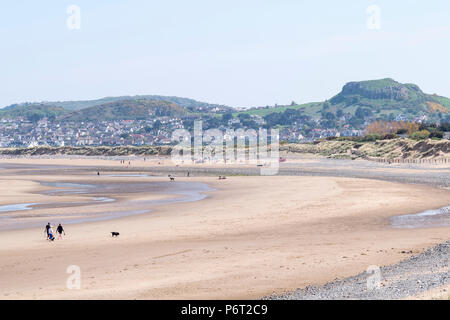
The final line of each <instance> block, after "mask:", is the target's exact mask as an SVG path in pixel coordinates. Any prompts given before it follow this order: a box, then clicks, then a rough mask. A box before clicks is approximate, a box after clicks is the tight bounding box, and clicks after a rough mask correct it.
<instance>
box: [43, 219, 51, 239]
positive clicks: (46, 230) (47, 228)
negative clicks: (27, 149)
mask: <svg viewBox="0 0 450 320" xmlns="http://www.w3.org/2000/svg"><path fill="white" fill-rule="evenodd" d="M48 230H50V222H49V223H47V225H46V226H45V231H44V232H45V233H46V234H47V239H48V235H49V232H48Z"/></svg>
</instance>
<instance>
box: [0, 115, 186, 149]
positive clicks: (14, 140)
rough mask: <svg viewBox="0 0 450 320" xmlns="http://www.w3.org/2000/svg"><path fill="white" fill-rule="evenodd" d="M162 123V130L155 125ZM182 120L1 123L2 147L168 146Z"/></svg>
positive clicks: (180, 126) (1, 121)
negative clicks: (173, 132) (172, 134)
mask: <svg viewBox="0 0 450 320" xmlns="http://www.w3.org/2000/svg"><path fill="white" fill-rule="evenodd" d="M156 121H158V122H159V124H158V126H157V127H158V128H154V127H155V122H156ZM182 127H183V124H182V121H181V119H174V118H168V117H159V118H155V119H152V120H120V121H98V122H51V121H48V119H46V118H44V119H42V120H40V121H38V122H37V123H32V122H30V121H28V120H26V119H23V118H18V119H14V120H8V119H2V120H0V147H35V146H41V145H48V146H85V145H92V146H98V145H104V146H117V145H137V146H139V145H164V144H169V143H171V133H172V131H173V130H175V129H179V128H182Z"/></svg>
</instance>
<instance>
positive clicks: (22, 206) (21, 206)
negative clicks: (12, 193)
mask: <svg viewBox="0 0 450 320" xmlns="http://www.w3.org/2000/svg"><path fill="white" fill-rule="evenodd" d="M38 204H39V203H17V204H8V205H5V206H0V212H13V211H24V210H33V207H32V206H35V205H38Z"/></svg>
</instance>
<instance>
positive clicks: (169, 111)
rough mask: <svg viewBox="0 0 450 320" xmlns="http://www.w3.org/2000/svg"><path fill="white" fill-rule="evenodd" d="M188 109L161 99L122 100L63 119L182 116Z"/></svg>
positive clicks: (79, 111) (130, 118)
mask: <svg viewBox="0 0 450 320" xmlns="http://www.w3.org/2000/svg"><path fill="white" fill-rule="evenodd" d="M186 114H187V111H186V109H185V108H182V107H180V106H178V105H176V104H175V103H172V102H168V101H159V100H120V101H116V102H109V103H105V104H102V105H98V106H93V107H89V108H85V109H82V110H78V111H73V112H70V113H66V114H64V115H62V116H60V117H59V118H58V119H59V120H62V121H102V120H105V121H109V120H143V119H149V118H152V117H156V116H171V117H180V116H183V115H186Z"/></svg>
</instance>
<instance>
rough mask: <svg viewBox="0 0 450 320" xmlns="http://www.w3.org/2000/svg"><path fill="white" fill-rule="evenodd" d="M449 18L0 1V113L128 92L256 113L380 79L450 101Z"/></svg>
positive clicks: (399, 5) (352, 10) (363, 7)
mask: <svg viewBox="0 0 450 320" xmlns="http://www.w3.org/2000/svg"><path fill="white" fill-rule="evenodd" d="M70 5H76V6H78V7H79V8H80V17H81V20H80V22H81V23H80V29H76V28H75V29H73V30H70V29H69V27H68V26H67V20H68V18H70V16H71V15H72V14H71V13H68V12H67V9H68V7H69V6H70ZM370 5H377V6H378V8H379V9H380V13H381V15H380V19H379V22H380V25H379V29H370V28H368V26H367V20H368V19H369V18H370V17H371V16H372V14H371V13H367V8H368V7H369V6H370ZM448 12H450V3H448V2H446V1H438V0H435V1H431V2H426V3H425V2H420V1H408V2H406V1H398V2H396V3H390V2H388V1H384V0H382V1H377V2H372V1H359V2H356V1H349V0H347V1H342V2H339V3H328V2H326V3H325V2H321V3H306V2H300V1H284V2H283V3H276V2H268V1H247V2H246V3H241V2H238V1H228V2H226V3H211V2H208V1H193V2H189V3H185V2H182V1H168V2H164V3H158V2H154V1H149V2H145V3H143V2H139V1H127V2H123V3H120V2H114V3H111V1H106V0H102V1H96V2H95V3H91V2H89V1H81V0H80V1H74V0H72V1H61V2H60V3H58V4H57V5H55V4H54V3H52V2H50V1H42V2H39V3H35V2H32V1H20V2H10V3H4V2H3V3H2V4H0V19H1V21H2V24H1V26H0V35H1V37H2V40H3V41H2V42H1V45H0V46H1V51H0V58H1V61H2V62H3V63H2V71H3V72H2V73H1V76H0V88H1V89H0V107H1V108H3V107H5V106H8V105H11V104H15V103H23V102H40V101H75V100H95V99H99V98H103V97H112V96H134V95H162V96H178V97H185V98H191V99H195V100H198V101H203V102H208V103H217V104H224V105H228V106H233V107H254V106H264V105H274V104H289V103H290V102H291V101H295V102H297V103H306V102H315V101H323V100H326V99H329V98H331V97H332V96H333V95H335V94H337V93H338V92H339V91H340V90H341V89H342V86H343V85H344V84H345V83H347V82H350V81H362V80H372V79H382V78H393V79H394V80H396V81H399V82H402V83H415V84H417V85H418V86H419V87H420V88H421V89H422V90H423V91H424V92H426V93H430V94H433V93H437V94H439V95H442V96H446V97H450V80H449V78H448V77H447V74H449V71H450V64H449V63H448V62H447V60H448V58H447V52H449V51H450V50H449V49H450V41H449V40H450V22H449V21H450V20H449V19H448V15H449V14H448Z"/></svg>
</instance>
